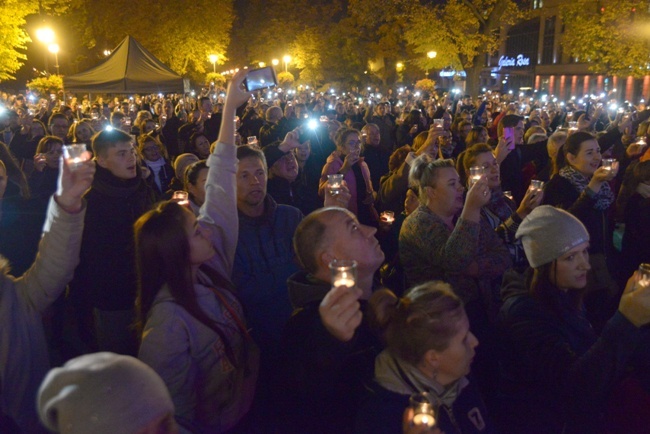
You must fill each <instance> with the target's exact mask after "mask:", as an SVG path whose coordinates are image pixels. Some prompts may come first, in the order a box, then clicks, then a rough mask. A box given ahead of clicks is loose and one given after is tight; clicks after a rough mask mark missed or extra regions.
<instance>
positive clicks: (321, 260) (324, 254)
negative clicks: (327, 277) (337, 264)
mask: <svg viewBox="0 0 650 434" xmlns="http://www.w3.org/2000/svg"><path fill="white" fill-rule="evenodd" d="M334 259H336V257H335V256H334V255H332V254H331V253H330V252H329V251H327V250H323V251H321V252H320V253H319V254H318V267H319V268H321V269H324V270H325V269H329V266H330V262H332V261H333V260H334Z"/></svg>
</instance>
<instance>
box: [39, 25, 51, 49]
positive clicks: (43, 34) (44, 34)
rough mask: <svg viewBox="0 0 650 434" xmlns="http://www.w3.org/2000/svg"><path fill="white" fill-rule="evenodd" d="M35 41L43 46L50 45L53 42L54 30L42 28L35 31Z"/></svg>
mask: <svg viewBox="0 0 650 434" xmlns="http://www.w3.org/2000/svg"><path fill="white" fill-rule="evenodd" d="M36 39H38V40H39V41H41V42H42V43H44V44H47V45H49V44H51V43H52V42H54V30H52V29H50V28H49V27H42V28H40V29H38V30H36Z"/></svg>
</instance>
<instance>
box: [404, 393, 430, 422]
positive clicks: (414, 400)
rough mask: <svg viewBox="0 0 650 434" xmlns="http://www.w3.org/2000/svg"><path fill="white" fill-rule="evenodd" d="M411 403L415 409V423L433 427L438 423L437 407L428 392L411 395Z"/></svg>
mask: <svg viewBox="0 0 650 434" xmlns="http://www.w3.org/2000/svg"><path fill="white" fill-rule="evenodd" d="M409 404H410V406H411V408H412V409H413V422H412V423H413V425H414V426H426V427H429V428H431V427H432V426H434V425H435V424H436V415H435V409H434V408H433V403H432V402H431V399H430V396H429V394H428V393H426V392H422V393H416V394H415V395H411V398H410V399H409Z"/></svg>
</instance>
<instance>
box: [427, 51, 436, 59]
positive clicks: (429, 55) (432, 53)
mask: <svg viewBox="0 0 650 434" xmlns="http://www.w3.org/2000/svg"><path fill="white" fill-rule="evenodd" d="M437 55H438V53H436V52H435V51H429V52H428V53H427V57H428V58H429V59H435V58H436V56H437Z"/></svg>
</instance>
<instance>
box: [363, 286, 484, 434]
mask: <svg viewBox="0 0 650 434" xmlns="http://www.w3.org/2000/svg"><path fill="white" fill-rule="evenodd" d="M371 304H374V305H375V306H376V323H377V326H378V328H379V329H380V331H382V332H383V333H382V335H383V337H384V338H385V340H386V349H385V350H384V351H383V352H382V353H381V354H379V356H377V359H376V360H375V378H374V382H373V384H371V385H370V386H371V387H370V392H369V394H368V397H367V399H366V400H365V401H364V403H363V404H362V406H361V409H360V411H359V413H358V415H357V424H356V432H357V433H373V434H381V433H386V434H388V433H391V434H392V433H398V432H402V414H403V413H404V410H405V409H406V408H407V407H408V406H409V398H410V397H411V395H415V394H420V393H428V394H429V397H430V398H431V401H432V402H433V406H434V408H435V415H434V417H435V426H436V428H438V429H440V430H441V431H442V432H444V433H446V434H468V433H491V432H493V428H492V426H491V422H490V420H489V419H488V417H487V413H486V410H485V405H484V404H483V401H482V400H481V397H480V395H479V391H478V389H477V388H476V386H475V384H474V383H473V382H472V381H471V380H470V379H468V378H467V375H468V374H469V371H470V365H471V364H472V360H473V359H474V354H475V353H474V349H475V348H476V346H477V345H478V340H477V339H476V337H475V336H474V335H473V334H472V332H471V331H470V330H469V321H468V319H467V315H466V314H465V309H464V308H463V303H462V301H461V300H460V298H458V296H456V295H455V294H454V292H453V291H452V289H451V287H450V286H449V285H448V284H446V283H443V282H429V283H425V284H423V285H420V286H416V287H415V288H413V289H412V290H411V291H409V292H408V294H407V295H406V296H405V297H403V298H402V299H400V300H399V301H398V300H397V298H396V297H395V295H394V294H393V293H391V292H390V291H388V290H380V291H378V292H377V293H375V295H373V297H372V298H371Z"/></svg>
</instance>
